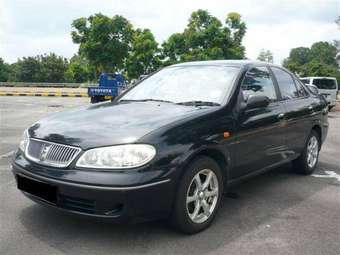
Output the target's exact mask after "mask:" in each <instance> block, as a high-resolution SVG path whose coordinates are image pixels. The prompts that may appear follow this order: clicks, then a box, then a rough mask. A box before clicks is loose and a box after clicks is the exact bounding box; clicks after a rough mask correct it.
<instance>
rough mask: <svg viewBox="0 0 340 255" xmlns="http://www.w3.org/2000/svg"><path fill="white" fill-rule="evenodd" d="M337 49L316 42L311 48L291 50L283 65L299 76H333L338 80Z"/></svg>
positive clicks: (328, 44)
mask: <svg viewBox="0 0 340 255" xmlns="http://www.w3.org/2000/svg"><path fill="white" fill-rule="evenodd" d="M336 55H337V49H336V47H335V46H334V45H332V44H331V43H329V42H316V43H314V44H313V45H312V46H311V48H306V47H298V48H294V49H291V51H290V54H289V57H288V58H286V59H285V60H284V61H283V65H284V66H285V67H286V68H288V69H290V70H291V71H292V72H295V73H297V74H299V75H300V76H333V77H334V76H335V77H338V78H340V72H339V67H338V66H337V63H336Z"/></svg>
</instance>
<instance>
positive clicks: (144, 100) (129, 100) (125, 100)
mask: <svg viewBox="0 0 340 255" xmlns="http://www.w3.org/2000/svg"><path fill="white" fill-rule="evenodd" d="M148 101H153V102H162V103H173V102H171V101H168V100H162V99H153V98H146V99H122V100H119V102H148Z"/></svg>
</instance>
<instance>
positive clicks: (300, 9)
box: [0, 0, 340, 64]
mask: <svg viewBox="0 0 340 255" xmlns="http://www.w3.org/2000/svg"><path fill="white" fill-rule="evenodd" d="M197 9H205V10H208V11H209V12H210V14H211V15H213V16H216V17H217V18H219V19H220V20H221V21H223V22H224V20H225V18H226V16H227V14H228V13H229V12H238V13H240V14H241V16H242V19H243V20H244V21H245V22H246V24H247V33H246V36H245V38H244V40H243V45H244V46H245V47H246V57H247V58H250V59H256V58H257V56H258V54H259V52H260V50H261V49H266V50H267V49H268V50H270V51H271V52H272V53H273V55H274V62H275V63H277V64H281V62H282V60H283V59H284V58H286V57H287V56H288V55H289V51H290V49H291V48H294V47H300V46H305V47H310V46H311V45H312V44H313V43H314V42H317V41H330V42H331V41H333V40H335V39H338V40H339V39H340V31H339V30H338V28H337V26H336V24H335V22H334V21H335V20H336V18H337V17H338V16H340V0H267V1H266V0H252V1H251V0H171V1H168V0H134V1H132V0H77V1H72V0H68V1H67V0H0V57H1V58H3V59H4V60H5V61H6V62H9V63H13V62H15V61H16V60H17V59H18V58H22V57H25V56H34V55H38V54H44V53H49V52H55V53H56V54H58V55H62V56H64V57H67V58H70V57H72V56H73V54H75V53H77V50H78V45H76V44H73V43H72V40H71V35H70V33H71V31H72V27H71V23H72V21H73V20H74V19H76V18H79V17H88V16H90V15H92V14H94V13H98V12H101V13H103V14H105V15H108V16H113V15H116V14H119V15H123V16H124V17H125V18H127V19H128V20H130V22H131V23H132V24H133V25H134V27H135V28H137V27H139V28H149V29H151V31H152V32H153V33H154V35H155V37H156V40H157V41H158V42H159V43H162V42H163V41H164V40H166V39H167V38H168V37H169V36H170V35H171V34H172V33H175V32H182V31H183V29H184V28H185V27H186V25H187V22H188V18H189V16H190V14H191V13H192V12H193V11H195V10H197Z"/></svg>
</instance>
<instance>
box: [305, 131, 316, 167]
mask: <svg viewBox="0 0 340 255" xmlns="http://www.w3.org/2000/svg"><path fill="white" fill-rule="evenodd" d="M318 156H319V142H318V139H317V138H316V137H315V136H312V137H311V138H310V139H309V142H308V145H307V164H308V167H309V168H313V167H314V166H315V165H316V162H317V161H318Z"/></svg>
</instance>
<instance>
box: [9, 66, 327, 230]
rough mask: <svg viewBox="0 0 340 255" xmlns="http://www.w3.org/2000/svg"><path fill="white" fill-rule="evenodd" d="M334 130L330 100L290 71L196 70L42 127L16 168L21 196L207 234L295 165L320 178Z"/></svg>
mask: <svg viewBox="0 0 340 255" xmlns="http://www.w3.org/2000/svg"><path fill="white" fill-rule="evenodd" d="M327 132H328V108H327V102H326V100H325V99H324V97H323V96H321V95H319V94H314V93H311V92H310V91H309V90H308V89H307V88H306V87H305V86H304V85H303V84H302V82H300V81H299V79H298V78H297V77H296V76H295V75H293V74H292V73H290V72H289V71H287V70H286V69H284V68H282V67H280V66H276V65H273V64H269V63H264V62H253V61H246V60H243V61H241V60H239V61H202V62H190V63H182V64H176V65H172V66H168V67H166V68H163V69H162V70H160V71H158V72H156V73H154V74H152V75H150V76H148V77H147V78H146V79H144V80H142V81H141V82H139V83H138V84H136V86H134V87H132V88H131V89H129V90H127V91H126V92H125V93H123V94H122V95H121V96H119V97H118V98H117V99H116V100H115V101H114V102H106V103H100V104H96V105H88V106H83V107H81V108H79V109H72V110H69V111H66V112H59V113H57V114H54V115H51V116H49V117H47V118H44V119H42V120H40V121H38V122H36V123H35V124H34V125H32V126H31V127H29V128H28V129H27V130H26V131H25V133H24V136H23V140H22V142H21V143H20V146H19V149H18V150H17V152H16V153H15V155H14V158H13V163H12V166H13V173H14V175H15V178H16V180H17V184H18V188H19V189H20V190H21V191H22V192H23V193H24V194H25V195H27V196H28V197H29V198H31V199H32V200H34V201H36V202H38V203H41V204H45V205H50V206H52V207H55V208H59V209H62V210H66V211H69V212H73V213H78V214H85V215H88V216H94V217H101V218H111V219H113V220H116V221H133V220H139V221H140V220H151V219H159V218H170V219H171V222H172V223H173V224H174V225H175V226H176V227H177V228H178V229H180V230H182V231H183V232H186V233H196V232H199V231H201V230H203V229H205V228H207V227H208V226H209V225H210V223H211V222H212V221H213V219H214V217H215V215H216V213H217V211H218V208H219V206H220V204H221V202H222V201H223V199H222V196H223V193H224V192H225V191H226V190H227V189H228V187H230V186H231V185H234V184H236V183H238V182H240V181H242V180H244V179H246V178H249V177H251V176H254V175H256V174H260V173H262V172H264V171H267V170H269V169H272V168H274V167H277V166H279V165H281V164H284V163H287V162H290V161H292V162H293V166H294V170H295V171H296V172H297V173H300V174H305V175H307V174H311V173H313V171H314V170H315V168H316V165H317V163H318V158H319V151H320V149H321V146H322V143H323V142H324V140H325V139H326V136H327ZM264 210H266V208H264Z"/></svg>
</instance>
